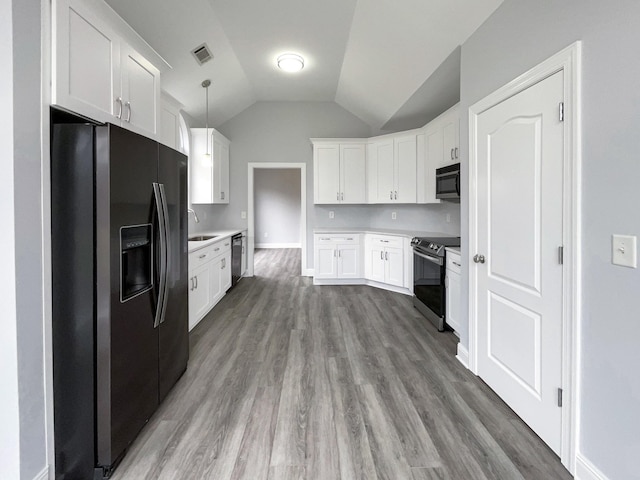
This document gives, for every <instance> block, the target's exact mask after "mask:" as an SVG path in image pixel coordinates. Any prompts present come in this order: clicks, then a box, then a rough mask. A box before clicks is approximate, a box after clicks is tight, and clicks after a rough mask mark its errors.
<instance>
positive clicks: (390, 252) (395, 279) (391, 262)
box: [384, 247, 404, 287]
mask: <svg viewBox="0 0 640 480" xmlns="http://www.w3.org/2000/svg"><path fill="white" fill-rule="evenodd" d="M384 258H385V260H386V262H385V263H386V267H385V268H386V272H385V283H388V284H389V285H395V286H396V287H404V255H403V249H402V248H396V247H386V248H385V251H384Z"/></svg>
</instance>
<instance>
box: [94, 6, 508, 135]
mask: <svg viewBox="0 0 640 480" xmlns="http://www.w3.org/2000/svg"><path fill="white" fill-rule="evenodd" d="M106 1H107V3H108V4H109V5H111V6H112V7H113V9H114V10H115V11H116V12H118V13H119V14H120V16H122V17H123V18H124V19H125V20H126V21H127V22H128V23H129V24H130V25H131V26H132V27H133V28H134V29H135V30H136V31H137V32H138V33H139V34H140V35H141V36H142V37H143V38H144V39H145V40H146V41H147V42H148V43H149V44H150V45H151V46H152V47H153V48H154V49H155V50H156V51H157V52H158V53H159V54H160V55H162V56H163V57H164V58H165V60H167V62H168V63H169V64H170V65H171V66H172V69H171V70H168V71H166V72H163V73H162V88H163V89H164V90H166V91H167V92H168V93H169V94H171V95H172V96H173V97H175V98H176V99H177V100H178V101H180V102H181V103H182V104H183V105H184V109H185V111H186V112H187V113H188V114H189V115H191V116H192V117H194V118H195V119H196V120H198V121H200V122H204V105H205V101H204V98H205V97H204V89H203V88H202V87H201V86H200V84H201V82H202V80H204V79H205V78H210V79H211V81H212V87H211V88H210V90H209V97H210V110H209V123H210V124H211V125H213V126H217V125H220V124H222V123H224V122H225V121H226V120H228V119H230V118H232V117H234V116H235V115H237V114H238V113H240V112H241V111H243V110H244V109H246V108H247V107H249V106H251V105H252V104H253V103H255V102H257V101H335V102H337V103H338V104H340V105H341V106H343V107H344V108H345V109H347V110H349V111H350V112H352V113H353V114H354V115H356V116H358V117H359V118H361V119H362V120H363V121H365V122H366V123H368V124H369V125H370V126H371V127H372V129H374V130H379V129H380V128H382V127H383V125H385V124H392V123H393V122H390V120H393V117H394V115H395V114H396V113H397V112H398V111H399V110H401V109H403V110H404V111H406V110H407V108H408V107H407V105H406V104H407V101H409V100H410V99H415V98H418V97H421V98H422V97H424V98H426V97H427V96H425V95H420V96H418V95H414V94H416V92H418V91H419V89H420V88H421V87H422V86H423V84H425V82H427V80H428V79H429V77H431V75H432V74H433V73H434V72H435V71H436V69H437V68H438V67H439V66H440V65H441V64H442V63H443V62H444V61H445V59H447V57H449V55H450V54H451V53H452V52H453V51H454V50H455V49H456V47H457V46H458V45H460V44H462V43H463V42H464V41H465V40H466V39H467V38H468V37H469V36H470V35H471V34H472V33H473V32H474V31H475V30H476V28H478V26H480V24H482V22H484V20H485V19H486V18H487V17H488V16H489V15H491V13H493V11H494V10H495V9H496V8H497V7H498V6H499V5H500V4H501V3H502V1H503V0H320V1H319V0H313V1H312V0H268V1H266V0H135V1H131V0H106ZM203 42H206V43H207V45H208V46H209V47H210V49H211V50H212V52H213V54H214V59H213V60H211V61H209V62H207V63H205V64H204V65H203V66H200V65H198V64H197V63H196V61H195V59H194V58H193V56H192V55H191V53H190V52H191V50H192V49H194V48H195V47H197V46H199V45H200V44H201V43H203ZM287 51H292V52H296V53H299V54H301V55H302V56H303V57H304V58H305V61H306V63H305V68H304V69H303V70H302V72H300V73H298V74H287V73H285V72H282V71H280V70H278V68H277V67H276V66H275V58H276V57H277V56H278V55H279V54H280V53H284V52H287ZM449 70H450V68H449ZM454 77H455V74H454ZM452 80H455V78H452ZM426 85H427V84H425V86H426ZM428 107H430V106H428V105H425V108H426V109H428ZM420 108H421V106H416V105H414V106H413V110H416V109H418V110H419V109H420ZM431 108H433V106H431Z"/></svg>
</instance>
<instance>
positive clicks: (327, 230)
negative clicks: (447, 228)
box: [313, 227, 457, 238]
mask: <svg viewBox="0 0 640 480" xmlns="http://www.w3.org/2000/svg"><path fill="white" fill-rule="evenodd" d="M313 233H319V234H321V235H329V234H331V233H338V234H340V233H373V234H376V233H377V234H380V235H396V236H398V237H408V238H413V237H456V236H457V235H451V234H450V233H442V232H421V231H417V230H393V229H390V228H373V227H362V228H335V227H320V228H314V229H313Z"/></svg>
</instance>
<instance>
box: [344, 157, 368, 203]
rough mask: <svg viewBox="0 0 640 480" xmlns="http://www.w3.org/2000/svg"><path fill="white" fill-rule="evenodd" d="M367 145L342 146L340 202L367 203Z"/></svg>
mask: <svg viewBox="0 0 640 480" xmlns="http://www.w3.org/2000/svg"><path fill="white" fill-rule="evenodd" d="M366 173H367V168H366V152H365V145H364V144H362V145H340V183H341V186H340V201H341V202H342V203H366V201H367V190H366V188H367V182H366V180H367V178H366Z"/></svg>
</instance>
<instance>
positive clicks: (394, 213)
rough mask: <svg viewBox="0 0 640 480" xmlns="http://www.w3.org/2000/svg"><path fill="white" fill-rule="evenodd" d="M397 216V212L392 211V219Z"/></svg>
mask: <svg viewBox="0 0 640 480" xmlns="http://www.w3.org/2000/svg"><path fill="white" fill-rule="evenodd" d="M396 217H397V215H396V212H391V220H395V219H396Z"/></svg>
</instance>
